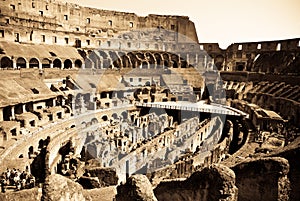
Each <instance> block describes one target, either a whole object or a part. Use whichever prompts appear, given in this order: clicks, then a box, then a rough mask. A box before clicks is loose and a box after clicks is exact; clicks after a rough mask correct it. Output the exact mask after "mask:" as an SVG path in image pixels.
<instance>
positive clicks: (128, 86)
mask: <svg viewBox="0 0 300 201" xmlns="http://www.w3.org/2000/svg"><path fill="white" fill-rule="evenodd" d="M299 67H300V38H294V39H287V40H278V41H260V42H248V43H234V44H232V45H230V46H229V47H228V48H227V49H225V50H223V49H221V48H220V47H219V45H218V43H199V41H198V37H197V33H196V30H195V26H194V23H193V22H192V21H190V20H189V18H188V17H186V16H166V15H152V14H151V15H148V16H146V17H140V16H137V15H136V14H134V13H125V12H117V11H108V10H100V9H94V8H87V7H82V6H79V5H76V4H70V3H63V2H59V1H53V0H44V1H42V0H10V1H9V0H1V1H0V76H1V78H0V177H1V179H0V181H1V182H0V184H1V193H0V200H13V199H17V200H22V199H23V200H58V199H63V200H99V199H100V198H101V199H104V200H120V201H121V200H122V201H127V200H128V201H132V200H153V201H155V200H159V201H161V200H166V201H169V200H174V201H175V200H178V201H182V200H208V201H211V200H220V201H221V200H264V201H265V200H267V201H268V200H270V201H271V200H282V201H283V200H293V201H296V200H300V193H299V190H298V189H300V183H299V181H300V178H299V175H300V174H299V170H300V164H299V162H298V161H297V160H296V158H297V157H298V158H299V146H300V141H299V139H300V138H299V137H298V136H299V135H300V130H299V129H300V128H299V125H300V93H299V92H300V87H299V85H298V83H299V80H300V79H299V75H300V70H299V69H300V68H299ZM266 175H267V176H266ZM62 189H64V190H62ZM90 189H92V190H90Z"/></svg>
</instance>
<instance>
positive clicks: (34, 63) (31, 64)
mask: <svg viewBox="0 0 300 201" xmlns="http://www.w3.org/2000/svg"><path fill="white" fill-rule="evenodd" d="M39 64H40V62H39V61H38V60H37V59H36V58H32V59H30V61H29V68H38V67H39Z"/></svg>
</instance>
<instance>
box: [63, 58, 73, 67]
mask: <svg viewBox="0 0 300 201" xmlns="http://www.w3.org/2000/svg"><path fill="white" fill-rule="evenodd" d="M72 66H73V63H72V61H71V60H70V59H66V60H65V61H64V69H70V68H72Z"/></svg>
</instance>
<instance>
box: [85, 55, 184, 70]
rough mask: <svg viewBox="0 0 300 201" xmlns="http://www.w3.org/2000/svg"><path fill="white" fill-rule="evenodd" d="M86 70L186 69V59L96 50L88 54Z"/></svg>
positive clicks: (173, 56)
mask: <svg viewBox="0 0 300 201" xmlns="http://www.w3.org/2000/svg"><path fill="white" fill-rule="evenodd" d="M85 62H86V65H85V67H86V68H98V69H99V68H100V69H101V68H145V69H147V68H187V67H190V65H189V62H188V61H187V59H183V58H182V57H180V56H179V55H177V54H174V53H169V52H149V51H147V52H142V51H138V52H128V53H126V52H118V51H104V50H97V51H93V52H90V53H89V56H88V57H87V58H86V61H85Z"/></svg>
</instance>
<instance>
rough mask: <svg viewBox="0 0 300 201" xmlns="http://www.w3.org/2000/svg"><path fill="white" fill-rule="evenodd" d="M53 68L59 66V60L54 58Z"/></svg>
mask: <svg viewBox="0 0 300 201" xmlns="http://www.w3.org/2000/svg"><path fill="white" fill-rule="evenodd" d="M53 68H61V60H59V59H55V60H54V61H53Z"/></svg>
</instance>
